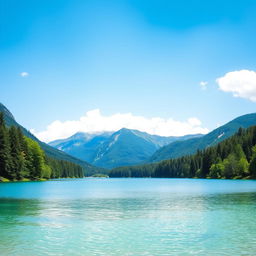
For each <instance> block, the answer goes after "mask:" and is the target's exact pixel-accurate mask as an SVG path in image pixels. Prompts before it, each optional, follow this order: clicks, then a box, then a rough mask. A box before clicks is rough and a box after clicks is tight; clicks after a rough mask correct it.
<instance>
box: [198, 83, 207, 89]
mask: <svg viewBox="0 0 256 256" xmlns="http://www.w3.org/2000/svg"><path fill="white" fill-rule="evenodd" d="M199 85H200V87H201V89H202V90H206V89H207V85H208V82H205V81H201V82H200V83H199Z"/></svg>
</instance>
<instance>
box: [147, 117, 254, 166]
mask: <svg viewBox="0 0 256 256" xmlns="http://www.w3.org/2000/svg"><path fill="white" fill-rule="evenodd" d="M253 125H256V113H253V114H247V115H243V116H240V117H237V118H236V119H234V120H232V121H230V122H228V123H227V124H225V125H223V126H221V127H219V128H217V129H215V130H213V131H212V132H210V133H208V134H206V135H204V136H202V137H199V138H193V139H189V140H185V141H175V142H173V143H170V144H169V145H166V146H164V147H162V148H160V149H159V150H157V151H156V152H155V153H154V154H153V155H152V156H151V157H150V158H149V161H148V162H159V161H161V160H165V159H170V158H177V157H181V156H185V155H190V154H194V153H195V152H196V151H197V150H198V149H205V148H207V147H210V146H214V145H216V144H217V143H219V142H221V141H223V140H225V139H227V138H229V137H230V136H232V135H233V134H235V133H236V132H237V131H238V129H239V128H240V127H242V128H248V127H250V126H253Z"/></svg>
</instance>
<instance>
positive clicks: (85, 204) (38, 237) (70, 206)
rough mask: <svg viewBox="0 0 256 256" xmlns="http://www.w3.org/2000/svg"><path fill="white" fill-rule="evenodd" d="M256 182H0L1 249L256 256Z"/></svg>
mask: <svg viewBox="0 0 256 256" xmlns="http://www.w3.org/2000/svg"><path fill="white" fill-rule="evenodd" d="M255 218H256V181H245V180H195V179H194V180H193V179H79V180H62V181H59V180H58V181H48V182H27V183H26V182H23V183H1V184H0V237H1V239H0V255H39V256H40V255H88V256H93V255H104V256H105V255H106V256H112V255H113V256H114V255H115V256H117V255H118V256H121V255H122V256H123V255H132V256H135V255H136V256H142V255H154V256H162V255H166V256H167V255H168V256H170V255H182V256H186V255H197V256H201V255H202V256H205V255H216V256H217V255H218V256H220V255H228V256H230V255H235V256H239V255H252V256H253V255H255V251H256V221H255Z"/></svg>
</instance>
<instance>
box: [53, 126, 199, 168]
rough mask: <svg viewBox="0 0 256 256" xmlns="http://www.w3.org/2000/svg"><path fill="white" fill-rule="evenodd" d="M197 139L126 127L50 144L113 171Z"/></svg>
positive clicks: (73, 137) (85, 134) (79, 135)
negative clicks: (162, 134)
mask: <svg viewBox="0 0 256 256" xmlns="http://www.w3.org/2000/svg"><path fill="white" fill-rule="evenodd" d="M198 136H201V135H186V136H183V137H161V136H157V135H150V134H148V133H145V132H140V131H137V130H130V129H126V128H123V129H121V130H119V131H117V132H104V133H97V134H87V133H81V132H79V133H76V134H74V135H73V136H71V137H69V138H67V139H63V140H57V141H53V142H50V143H49V145H51V146H53V147H56V148H58V149H59V150H63V151H64V152H66V153H68V154H70V155H73V156H75V157H77V158H80V159H83V160H85V161H88V162H89V163H91V164H93V165H96V166H100V167H104V168H113V167H117V166H124V165H134V164H138V163H141V162H143V161H145V160H147V159H148V158H149V157H150V156H151V155H152V154H153V153H154V152H155V151H156V150H157V149H159V148H160V147H162V146H164V145H167V144H169V143H171V142H173V141H175V140H184V139H189V138H194V137H198Z"/></svg>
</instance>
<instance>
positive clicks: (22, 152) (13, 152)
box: [0, 112, 84, 180]
mask: <svg viewBox="0 0 256 256" xmlns="http://www.w3.org/2000/svg"><path fill="white" fill-rule="evenodd" d="M83 176H84V170H83V168H82V167H81V166H79V165H77V164H74V163H70V162H67V161H63V160H56V159H52V158H50V157H46V156H45V153H44V151H43V150H42V148H41V147H40V145H39V143H38V142H37V141H34V140H32V139H30V138H27V137H25V136H23V134H22V131H21V129H20V128H17V127H15V126H11V127H10V128H9V129H8V128H7V127H6V126H5V122H4V118H3V113H1V112H0V177H3V178H7V179H10V180H22V179H23V178H27V179H32V180H34V179H36V180H38V179H41V178H46V179H49V178H62V177H77V178H81V177H83Z"/></svg>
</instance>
